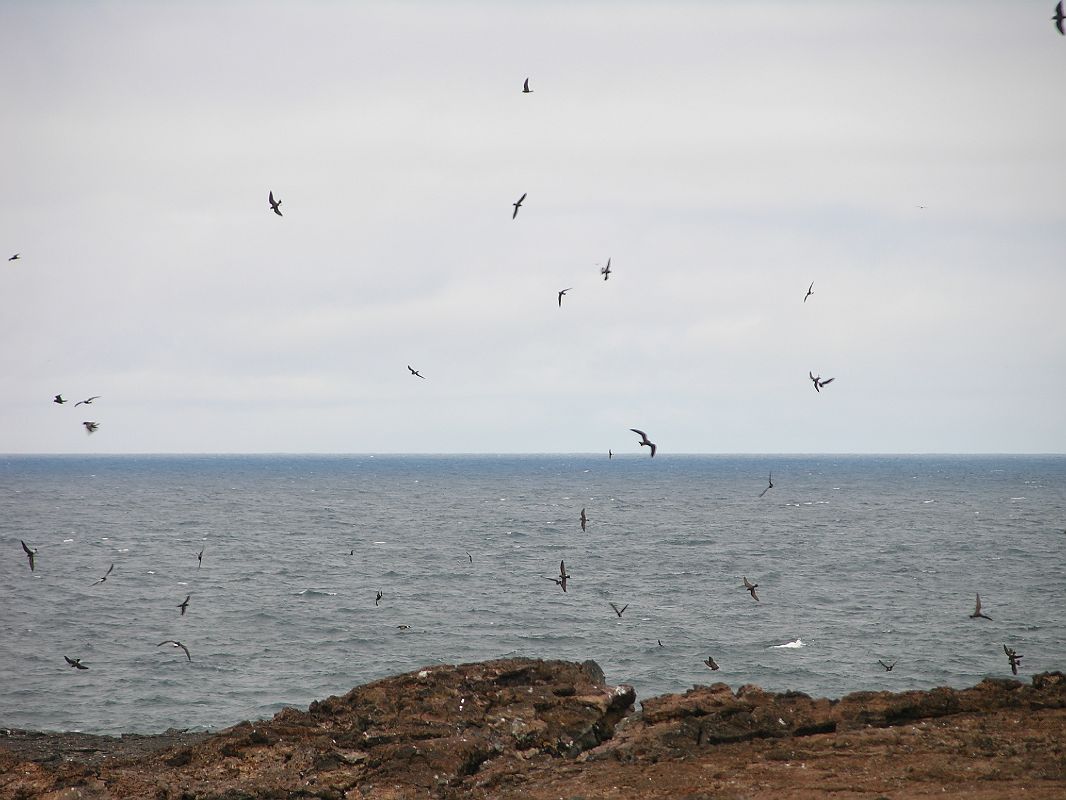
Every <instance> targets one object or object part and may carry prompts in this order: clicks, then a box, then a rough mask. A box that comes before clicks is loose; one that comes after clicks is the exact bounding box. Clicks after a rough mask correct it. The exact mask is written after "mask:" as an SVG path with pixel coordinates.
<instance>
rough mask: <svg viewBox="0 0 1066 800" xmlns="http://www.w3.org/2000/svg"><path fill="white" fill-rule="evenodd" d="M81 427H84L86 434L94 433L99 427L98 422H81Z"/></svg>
mask: <svg viewBox="0 0 1066 800" xmlns="http://www.w3.org/2000/svg"><path fill="white" fill-rule="evenodd" d="M82 425H84V426H85V432H86V433H96V429H97V428H99V427H100V423H99V422H83V423H82Z"/></svg>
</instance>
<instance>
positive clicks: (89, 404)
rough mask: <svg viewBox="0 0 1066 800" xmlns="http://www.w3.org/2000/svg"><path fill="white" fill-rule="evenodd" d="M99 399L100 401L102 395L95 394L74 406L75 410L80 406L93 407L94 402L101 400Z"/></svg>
mask: <svg viewBox="0 0 1066 800" xmlns="http://www.w3.org/2000/svg"><path fill="white" fill-rule="evenodd" d="M99 399H100V395H98V394H94V395H93V396H92V397H90V398H89V399H88V400H79V401H78V402H76V403H75V404H74V408H77V407H78V406H82V405H84V406H91V405H92V404H93V400H99Z"/></svg>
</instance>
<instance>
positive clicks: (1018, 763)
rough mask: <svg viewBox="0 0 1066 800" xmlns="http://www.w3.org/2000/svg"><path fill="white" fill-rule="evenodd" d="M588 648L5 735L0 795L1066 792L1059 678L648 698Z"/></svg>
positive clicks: (228, 799)
mask: <svg viewBox="0 0 1066 800" xmlns="http://www.w3.org/2000/svg"><path fill="white" fill-rule="evenodd" d="M635 702H636V697H635V694H634V692H633V690H632V688H630V687H628V686H624V685H622V686H608V685H606V684H605V682H604V676H603V673H602V671H601V670H600V669H599V667H598V666H597V665H596V664H595V662H592V661H586V662H585V663H584V664H575V663H570V662H562V661H538V660H528V659H508V660H502V661H490V662H485V663H478V664H465V665H461V666H435V667H432V668H427V669H424V670H421V671H418V672H412V673H408V674H405V675H400V676H397V677H393V678H387V679H384V680H380V681H376V682H374V683H371V684H368V685H366V686H360V687H357V688H355V689H353V690H352V691H350V692H348V693H347V694H346V695H344V696H342V697H330V698H328V699H326V700H321V701H318V702H315V703H312V704H311V706H310V707H309V708H308V710H307V711H298V710H296V709H286V710H284V711H282V712H280V713H279V714H277V715H276V716H275V717H274V718H273V719H271V720H265V721H262V722H256V723H249V722H244V723H241V724H239V725H236V726H234V727H232V728H228V729H226V730H224V731H220V732H218V733H212V734H186V733H183V732H179V731H168V732H166V733H163V734H159V735H157V736H123V737H120V738H112V737H102V736H89V735H84V734H62V733H59V734H43V733H32V732H26V731H0V798H19V799H20V800H24V799H27V798H48V799H49V800H53V799H54V800H73V799H74V798H154V799H157V800H194V799H195V800H208V799H209V798H215V799H217V800H238V798H331V799H337V800H339V799H340V798H366V799H367V800H369V798H375V800H399V799H400V798H404V799H406V798H412V799H413V798H442V799H444V800H446V799H448V798H478V799H480V798H484V799H485V800H488V798H493V799H497V798H498V799H499V800H505V799H506V798H522V799H523V800H547V799H548V798H553V800H555V799H556V798H564V800H577V799H578V798H582V799H583V800H593V799H594V798H612V799H615V798H617V800H623V799H624V798H664V799H665V798H688V799H689V800H711V798H715V799H716V800H719V799H721V800H733V799H734V798H762V797H766V798H769V797H773V798H775V800H777V799H779V798H815V797H829V796H832V797H834V798H888V797H891V798H896V797H899V798H903V797H907V798H911V797H926V796H934V795H935V796H936V797H959V798H962V797H965V798H988V799H989V800H991V798H1010V797H1022V796H1024V797H1025V798H1027V800H1040V799H1041V798H1048V800H1051V798H1062V797H1066V677H1064V676H1063V675H1062V673H1060V672H1054V673H1043V674H1040V675H1037V676H1035V677H1033V679H1032V681H1031V683H1029V684H1024V683H1022V682H1020V681H1016V680H1004V679H987V680H984V681H982V682H981V683H979V684H978V685H977V686H974V687H972V688H970V689H964V690H955V689H933V690H931V691H912V692H903V693H898V694H897V693H891V692H860V693H856V694H851V695H848V696H846V697H844V698H841V699H840V700H826V699H813V698H811V697H808V696H807V695H805V694H801V693H797V692H786V693H783V694H775V693H771V692H765V691H763V690H761V689H760V688H758V687H756V686H742V687H740V688H739V689H737V690H736V691H734V690H732V689H730V687H728V686H727V685H725V684H724V683H715V684H712V685H709V686H700V687H697V688H694V689H692V690H690V691H688V692H685V693H684V694H681V695H666V696H663V697H656V698H652V699H650V700H646V701H644V702H643V703H642V704H641V709H640V711H637V710H636V709H635Z"/></svg>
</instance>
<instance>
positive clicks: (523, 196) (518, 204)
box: [511, 192, 529, 219]
mask: <svg viewBox="0 0 1066 800" xmlns="http://www.w3.org/2000/svg"><path fill="white" fill-rule="evenodd" d="M527 194H529V192H524V193H523V194H522V196H521V197H519V198H518V202H517V203H511V205H513V206H514V213H513V214H512V215H511V219H514V218H515V217H517V216H518V209H520V208H521V207H522V201H523V200H525V199H526V195H527Z"/></svg>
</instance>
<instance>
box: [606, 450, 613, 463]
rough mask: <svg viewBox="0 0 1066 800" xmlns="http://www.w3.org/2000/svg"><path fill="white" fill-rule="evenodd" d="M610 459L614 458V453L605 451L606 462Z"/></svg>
mask: <svg viewBox="0 0 1066 800" xmlns="http://www.w3.org/2000/svg"><path fill="white" fill-rule="evenodd" d="M612 458H614V453H613V452H611V451H610V450H608V451H607V460H608V461H610V460H611V459H612Z"/></svg>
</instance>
